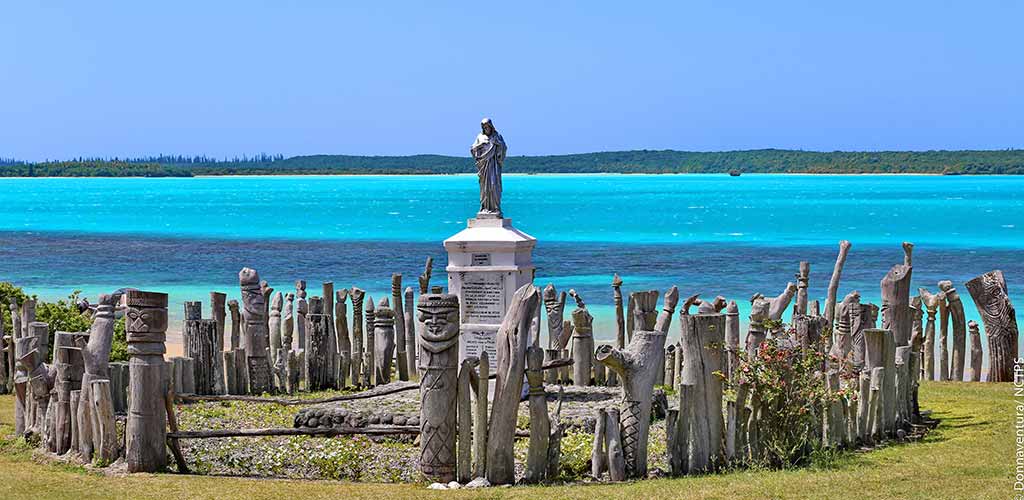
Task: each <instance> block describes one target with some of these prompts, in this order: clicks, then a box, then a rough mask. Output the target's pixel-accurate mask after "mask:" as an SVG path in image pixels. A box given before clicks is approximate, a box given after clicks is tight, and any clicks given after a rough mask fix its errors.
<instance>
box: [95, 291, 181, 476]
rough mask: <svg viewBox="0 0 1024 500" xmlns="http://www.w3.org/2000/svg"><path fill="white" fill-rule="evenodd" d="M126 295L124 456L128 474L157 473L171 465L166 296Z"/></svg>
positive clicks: (157, 294)
mask: <svg viewBox="0 0 1024 500" xmlns="http://www.w3.org/2000/svg"><path fill="white" fill-rule="evenodd" d="M125 299H126V305H127V308H128V309H127V311H126V312H125V331H126V333H127V337H128V356H129V365H130V367H131V368H130V369H129V373H130V378H131V380H130V388H129V402H128V423H127V425H126V428H125V459H126V461H127V462H128V472H156V471H158V470H160V469H163V468H164V467H166V466H167V442H166V441H167V439H166V436H167V411H166V408H165V403H164V390H163V389H164V384H165V383H169V382H167V381H166V377H165V372H166V368H165V364H164V352H166V348H165V346H164V341H165V340H166V335H167V294H165V293H157V292H143V291H139V290H129V291H128V292H127V294H126V297H125ZM93 326H94V327H95V322H94V323H93ZM90 340H91V339H90ZM79 406H80V407H81V403H80V405H79Z"/></svg>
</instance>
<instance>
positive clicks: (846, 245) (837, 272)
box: [825, 240, 850, 326]
mask: <svg viewBox="0 0 1024 500" xmlns="http://www.w3.org/2000/svg"><path fill="white" fill-rule="evenodd" d="M849 253H850V242H849V241H846V240H842V241H840V242H839V256H838V257H836V265H835V267H834V268H833V269H832V278H831V279H830V280H829V282H828V296H827V297H826V298H825V320H826V321H827V322H828V324H829V326H831V325H833V324H834V322H835V309H836V297H838V293H839V280H840V279H841V278H842V276H843V266H844V265H846V256H847V255H848V254H849Z"/></svg>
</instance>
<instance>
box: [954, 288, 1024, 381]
mask: <svg viewBox="0 0 1024 500" xmlns="http://www.w3.org/2000/svg"><path fill="white" fill-rule="evenodd" d="M967 291H968V292H969V293H970V294H971V298H972V299H974V304H975V305H976V306H977V307H978V313H979V314H980V315H981V321H982V322H983V323H985V336H986V337H988V381H989V382H1010V381H1012V380H1013V377H1014V372H1013V368H1014V360H1015V359H1017V343H1018V342H1019V335H1020V332H1019V331H1018V329H1017V328H1018V327H1017V312H1016V310H1014V308H1013V304H1011V303H1010V296H1009V295H1008V294H1007V291H1006V278H1004V277H1003V272H1002V271H991V272H987V273H985V274H982V275H981V276H978V277H977V278H974V279H972V280H970V281H968V282H967ZM954 325H955V323H954Z"/></svg>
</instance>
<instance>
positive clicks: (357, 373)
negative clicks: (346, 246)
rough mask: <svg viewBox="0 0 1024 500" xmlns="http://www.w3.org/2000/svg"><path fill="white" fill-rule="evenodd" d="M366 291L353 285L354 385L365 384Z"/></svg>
mask: <svg viewBox="0 0 1024 500" xmlns="http://www.w3.org/2000/svg"><path fill="white" fill-rule="evenodd" d="M365 295H366V292H365V291H363V290H362V289H361V288H356V287H352V293H350V294H349V297H350V298H351V299H352V362H351V363H350V367H351V368H352V385H355V386H356V387H362V386H363V376H362V375H363V369H362V368H363V298H364V296H365Z"/></svg>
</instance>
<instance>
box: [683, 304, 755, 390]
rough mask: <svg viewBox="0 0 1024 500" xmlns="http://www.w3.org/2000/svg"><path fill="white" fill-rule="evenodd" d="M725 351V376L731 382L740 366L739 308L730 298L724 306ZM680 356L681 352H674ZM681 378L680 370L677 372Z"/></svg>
mask: <svg viewBox="0 0 1024 500" xmlns="http://www.w3.org/2000/svg"><path fill="white" fill-rule="evenodd" d="M725 352H726V355H727V357H726V373H725V375H726V377H727V378H728V380H729V381H730V382H732V381H733V380H734V379H735V377H736V370H737V369H738V368H739V366H740V354H739V353H740V309H739V306H737V305H736V301H735V300H730V301H729V305H728V306H726V308H725ZM676 356H678V357H680V358H681V357H682V353H681V352H679V353H677V354H676ZM678 375H679V377H680V378H682V375H683V374H682V372H678Z"/></svg>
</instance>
